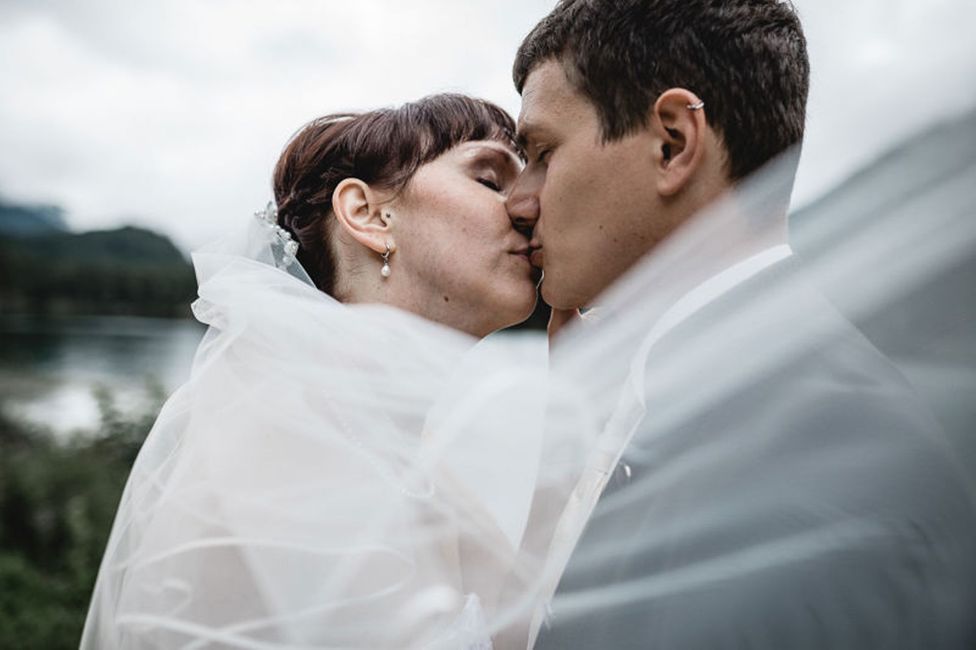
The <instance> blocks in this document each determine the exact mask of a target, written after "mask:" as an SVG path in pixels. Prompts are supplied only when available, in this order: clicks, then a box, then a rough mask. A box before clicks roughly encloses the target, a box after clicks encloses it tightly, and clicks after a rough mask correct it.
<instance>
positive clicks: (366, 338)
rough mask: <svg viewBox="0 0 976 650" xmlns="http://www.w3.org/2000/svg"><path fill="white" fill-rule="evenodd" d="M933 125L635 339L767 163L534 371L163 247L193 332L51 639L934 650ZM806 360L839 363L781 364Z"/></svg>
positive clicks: (953, 627)
mask: <svg viewBox="0 0 976 650" xmlns="http://www.w3.org/2000/svg"><path fill="white" fill-rule="evenodd" d="M962 125H963V126H962V127H960V128H958V129H954V130H950V131H948V132H946V133H943V134H942V135H941V136H939V134H936V135H935V136H932V137H929V138H925V139H920V140H918V141H916V144H915V145H914V146H912V147H910V148H908V149H905V150H903V151H900V152H898V153H897V155H895V156H893V157H892V158H891V159H890V160H889V161H888V162H886V163H884V164H878V165H876V166H875V167H874V168H873V172H872V173H870V174H865V175H862V176H860V177H857V178H855V179H854V180H853V181H851V183H850V184H849V185H848V186H847V187H846V188H844V189H843V191H841V192H838V193H837V194H835V197H839V198H836V199H835V200H833V201H831V202H828V203H825V204H821V205H815V206H812V207H810V208H808V209H807V210H806V211H805V212H804V213H803V214H802V215H798V219H799V220H798V221H796V222H795V223H794V224H793V227H792V229H793V235H794V238H793V239H794V241H793V247H794V249H795V252H796V255H795V258H796V259H795V260H792V261H789V262H788V263H782V264H777V265H776V266H775V272H771V273H766V272H764V273H761V274H759V275H757V276H756V277H755V278H753V279H751V280H749V282H748V283H744V284H743V285H742V289H741V291H740V290H736V293H735V295H734V296H732V297H733V298H734V300H733V299H726V298H724V297H722V298H719V299H718V300H716V301H714V302H713V303H712V304H710V305H708V306H707V307H703V308H701V309H698V310H691V312H690V313H686V314H685V316H684V317H683V318H682V319H681V320H680V321H679V322H676V323H672V324H671V325H670V326H669V327H667V328H661V327H656V326H657V325H660V323H661V322H662V321H665V322H667V321H668V320H669V318H670V317H669V313H670V314H673V313H674V312H673V308H674V307H675V305H676V304H678V303H680V302H681V300H682V297H683V296H685V295H687V294H688V293H689V292H690V291H692V290H694V288H695V287H697V286H699V285H700V284H701V283H703V282H705V281H707V280H708V279H709V278H710V277H711V276H713V275H714V274H715V273H716V271H718V270H720V269H721V268H722V267H723V265H726V264H727V263H731V262H732V261H734V259H735V255H734V252H735V250H736V247H737V245H738V244H739V243H741V242H743V241H747V240H748V239H749V238H750V237H751V236H752V235H753V234H754V233H755V232H757V231H761V230H762V229H763V228H764V227H765V226H766V225H768V223H767V220H768V219H771V218H773V215H775V214H776V213H777V211H778V210H780V209H782V207H783V205H782V200H783V196H785V195H786V196H788V194H789V185H790V183H791V182H792V173H793V167H792V163H791V161H790V160H789V157H787V158H786V159H785V162H780V163H778V164H773V165H771V166H770V167H769V168H768V169H766V170H765V172H764V173H763V174H760V175H758V176H757V177H756V178H753V179H751V180H750V181H748V182H747V183H744V184H742V185H741V186H740V187H738V188H737V190H736V191H735V192H734V193H732V194H731V195H730V196H729V197H727V198H726V199H725V200H723V201H720V202H719V203H718V204H716V205H714V206H712V207H711V208H709V209H708V210H707V211H706V212H705V213H703V214H702V215H700V216H699V217H698V218H696V219H695V220H693V221H692V222H691V223H690V224H689V225H688V226H686V227H685V228H683V229H682V230H681V231H679V232H678V233H676V234H675V235H674V236H673V237H671V238H670V239H669V240H668V241H667V242H666V243H665V244H664V245H662V246H660V247H658V248H657V249H655V251H654V252H653V254H651V255H650V256H648V257H647V258H646V259H645V260H642V261H641V263H639V264H638V266H637V267H636V268H635V269H633V271H632V272H631V273H629V274H628V275H627V276H626V277H625V278H623V279H622V280H621V281H620V282H619V283H618V284H617V285H616V286H614V287H612V288H611V290H610V291H608V292H607V293H606V295H604V296H602V297H601V298H600V300H599V301H598V306H597V308H596V309H594V310H593V312H592V313H591V314H590V315H589V316H588V317H586V318H584V320H583V321H582V322H581V323H579V324H578V325H576V326H574V327H572V328H570V329H568V330H567V331H566V332H565V333H564V334H563V335H562V336H561V337H560V339H559V340H558V341H557V344H556V345H555V346H554V347H553V349H552V350H551V351H549V354H550V356H549V358H547V350H546V345H545V342H544V341H543V340H542V339H541V338H540V337H538V336H532V335H529V336H513V335H500V336H494V337H489V339H487V340H486V341H482V342H475V341H474V340H472V339H470V338H468V337H466V336H464V335H461V334H458V333H457V332H454V331H451V330H448V329H446V328H443V327H440V326H437V325H435V324H432V323H429V322H427V321H424V320H423V319H420V318H418V317H415V316H412V315H410V314H405V313H402V312H399V311H397V310H395V309H392V308H389V307H384V306H365V305H358V306H348V305H341V304H339V303H337V302H335V301H334V300H332V299H330V298H329V297H327V296H325V295H323V294H322V293H321V292H318V291H317V290H316V289H315V288H314V287H312V286H311V283H310V282H309V281H308V278H307V276H305V275H304V273H303V272H302V271H301V269H300V267H298V266H297V265H296V264H294V263H293V262H291V261H289V259H288V257H287V256H286V255H284V253H283V251H282V249H281V247H280V244H278V243H276V242H275V241H274V238H273V237H272V236H270V235H269V233H268V232H267V231H266V230H262V227H261V226H260V225H258V224H255V225H253V226H252V227H251V228H250V229H248V230H247V233H246V234H242V235H241V236H240V237H239V238H237V239H232V240H229V241H226V242H224V243H222V244H221V245H219V246H215V247H212V248H210V249H207V250H204V251H201V252H199V253H197V254H196V255H195V256H194V262H195V264H196V266H197V269H198V273H199V275H200V300H199V302H198V303H197V304H196V305H195V310H196V313H197V316H198V318H200V320H202V321H203V322H205V323H207V324H208V325H209V326H210V329H209V331H208V333H207V335H206V337H205V339H204V341H203V343H202V344H201V347H200V351H199V353H198V355H197V358H196V360H195V362H194V366H193V372H192V375H191V378H190V380H189V382H188V383H187V384H186V385H185V386H184V387H182V388H181V389H179V390H178V391H177V392H176V393H175V394H174V395H173V396H172V398H171V399H170V400H169V402H168V403H167V404H166V406H165V407H164V409H163V411H162V413H161V414H160V417H159V420H158V422H157V423H156V426H155V427H154V429H153V431H152V433H151V434H150V436H149V439H148V440H147V442H146V445H145V447H144V448H143V450H142V452H141V453H140V456H139V458H138V460H137V462H136V464H135V466H134V468H133V471H132V476H131V478H130V480H129V483H128V485H127V487H126V491H125V494H124V495H123V498H122V502H121V504H120V507H119V513H118V516H117V519H116V522H115V526H114V529H113V532H112V535H111V538H110V541H109V544H108V548H107V550H106V555H105V559H104V561H103V564H102V567H101V571H100V574H99V578H98V583H97V586H96V589H95V594H94V597H93V602H92V607H91V611H90V614H89V619H88V622H87V625H86V630H85V636H84V638H83V641H82V647H83V648H113V647H127V648H177V647H179V648H203V647H207V648H217V647H235V648H311V647H317V648H414V647H424V648H427V647H431V648H488V647H495V648H506V649H508V648H525V647H527V646H528V645H529V644H531V643H533V642H534V641H536V640H537V639H538V643H539V647H543V648H546V647H558V648H572V647H595V646H594V645H593V643H597V644H598V645H600V646H601V647H617V648H626V647H647V646H648V645H651V646H653V645H654V644H658V645H660V646H661V647H723V646H728V647H741V645H742V644H745V645H748V646H749V647H757V648H777V647H786V646H784V645H783V643H784V640H788V641H791V642H794V644H793V645H790V646H789V647H804V646H803V643H806V644H807V646H809V647H852V648H853V647H867V646H873V647H923V646H925V647H947V648H948V647H966V646H965V644H966V643H968V642H970V641H972V640H973V638H976V633H974V630H973V626H972V623H971V622H970V618H971V616H970V613H971V611H972V606H973V604H974V602H976V595H974V589H976V587H974V585H976V583H974V581H973V580H972V576H974V575H976V564H974V563H976V476H974V463H976V444H974V437H973V435H972V425H973V422H974V421H976V413H974V410H973V400H972V399H971V397H972V394H973V391H974V390H976V370H974V368H976V359H974V356H973V355H974V351H976V341H974V334H976V304H974V302H976V301H974V299H973V298H974V296H973V294H972V287H973V286H976V215H974V206H976V200H974V199H976V196H974V188H976V141H973V138H974V136H976V129H973V128H972V118H969V121H965V122H963V123H962ZM940 137H941V138H942V139H941V140H940V139H939V138H940ZM967 143H968V144H967ZM730 293H731V292H730ZM864 335H866V336H867V339H865V338H864ZM862 339H863V340H862ZM852 340H856V341H855V342H856V345H854V347H850V348H848V347H845V346H848V345H849V344H850V342H851V341H852ZM868 340H869V341H868ZM875 348H877V349H879V350H880V353H878V354H874V353H869V354H866V355H864V354H862V353H863V351H864V350H868V349H871V350H874V349H875ZM848 349H851V350H854V349H857V350H861V351H862V353H858V354H860V355H861V356H857V355H853V356H852V355H849V354H847V352H846V350H848ZM825 350H826V351H828V353H829V354H831V355H833V354H834V351H839V352H837V355H836V356H837V358H838V359H841V360H845V361H844V363H841V364H840V365H839V366H837V367H839V368H842V369H843V373H842V376H837V375H829V374H827V375H816V377H820V378H818V379H816V380H815V381H811V382H807V383H802V382H801V383H796V381H795V379H796V377H798V376H800V375H799V374H798V373H797V372H796V370H797V369H798V368H807V367H808V366H809V364H810V363H816V362H817V360H818V359H819V358H820V356H818V355H820V353H821V351H825ZM881 353H883V355H886V356H887V359H886V358H885V356H882V354H881ZM845 355H846V356H845ZM831 358H834V357H831ZM831 372H834V371H831ZM879 373H880V375H879ZM803 376H807V375H803ZM809 376H811V377H813V376H815V375H809ZM879 376H883V377H884V379H883V380H878V377H879ZM823 377H826V379H823ZM851 386H856V387H857V388H856V390H851V389H850V387H851ZM811 396H814V397H816V399H813V398H812V397H811ZM811 400H813V401H811ZM867 406H870V408H866V407H867ZM868 413H872V414H874V415H871V416H870V418H869V417H868V415H866V414H868ZM878 413H882V414H884V413H888V414H889V415H890V418H889V419H888V420H887V422H888V425H886V426H883V427H881V428H880V429H879V428H878V427H877V426H876V424H877V421H876V420H875V419H873V418H875V416H876V415H877V414H878ZM838 423H842V424H838ZM889 425H890V426H889ZM798 431H800V432H802V435H793V433H794V432H798ZM635 513H637V514H635ZM844 567H846V569H844ZM842 569H844V570H842ZM770 577H777V579H776V580H769V579H768V578H770ZM780 578H781V579H780ZM838 585H839V586H838ZM550 599H551V602H550ZM769 603H776V604H777V607H780V606H781V607H780V608H779V609H775V608H771V611H772V609H775V612H774V613H771V614H769V615H768V616H765V615H764V614H763V611H762V610H763V609H765V608H767V607H769V605H768V604H769ZM635 612H636V614H635ZM650 613H653V615H651V614H650ZM635 620H636V621H641V626H639V627H638V628H634V627H633V624H634V621H635ZM635 630H636V631H635ZM709 635H711V636H709ZM594 639H596V641H593V640H594ZM716 639H718V641H716ZM797 639H801V640H802V642H797V641H796V640H797ZM703 642H704V643H707V645H704V646H703V645H700V644H701V643H703ZM574 643H576V644H577V645H574ZM682 643H684V644H686V645H682ZM695 643H699V645H698V646H695ZM642 644H643V645H642ZM737 644H738V645H737ZM797 644H798V645H797ZM912 644H914V646H913V645H912ZM919 644H922V645H919ZM926 644H927V645H926Z"/></svg>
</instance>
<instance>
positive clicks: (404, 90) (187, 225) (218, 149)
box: [0, 0, 976, 249]
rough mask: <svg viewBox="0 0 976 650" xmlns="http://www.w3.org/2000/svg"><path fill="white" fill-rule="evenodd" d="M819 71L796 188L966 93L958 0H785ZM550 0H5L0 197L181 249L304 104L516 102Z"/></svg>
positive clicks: (860, 158)
mask: <svg viewBox="0 0 976 650" xmlns="http://www.w3.org/2000/svg"><path fill="white" fill-rule="evenodd" d="M795 4H796V5H797V6H798V7H799V11H800V14H801V18H802V20H803V22H804V26H805V29H806V33H807V38H808V40H809V44H810V55H811V63H812V66H813V86H812V94H811V101H810V111H809V120H808V129H807V139H806V144H805V148H804V157H803V161H802V164H801V169H800V175H799V178H798V184H797V189H796V193H795V195H794V203H795V204H802V203H805V202H807V201H809V200H811V199H812V198H814V197H816V195H817V194H818V193H821V192H823V191H824V190H825V189H827V188H829V187H830V186H832V185H834V184H836V183H837V182H839V181H840V180H841V179H842V178H843V177H844V176H845V175H846V174H848V173H850V172H851V171H853V170H854V169H856V168H857V167H859V166H860V165H862V164H864V163H866V162H868V161H869V160H870V159H872V158H873V157H875V156H877V155H878V154H879V153H881V152H882V151H883V150H884V149H885V148H886V147H888V146H890V145H891V144H892V143H894V142H896V141H897V140H899V139H901V138H903V137H905V136H907V135H909V134H911V133H912V132H914V131H916V130H918V129H921V128H924V127H925V126H926V125H928V124H930V123H932V122H933V121H936V120H938V119H942V118H944V117H946V116H949V115H951V114H953V113H957V112H961V111H963V110H965V109H967V108H969V107H971V106H973V105H976V83H974V81H973V80H976V39H974V38H973V36H972V29H973V25H974V24H976V3H974V2H972V0H798V1H797V2H796V3H795ZM552 5H553V0H471V1H463V2H462V1H459V0H366V1H362V0H357V1H356V2H349V1H347V0H277V1H274V2H272V1H271V0H265V1H264V2H259V1H248V0H167V1H166V2H148V1H145V0H143V1H138V0H128V1H126V0H85V2H77V1H76V0H21V1H18V0H13V1H12V0H0V82H2V91H0V92H2V99H0V197H5V198H7V199H10V200H16V201H25V202H42V203H55V204H59V205H61V206H63V207H64V208H65V210H66V214H67V217H68V221H69V224H70V225H71V226H72V227H74V228H76V229H92V228H102V227H112V226H116V225H119V224H122V223H134V224H139V225H144V226H148V227H151V228H154V229H156V230H159V231H162V232H164V233H166V234H168V235H170V236H172V237H173V238H174V239H175V240H176V242H177V243H178V244H179V245H180V246H181V247H182V248H184V249H190V248H192V247H195V246H197V245H200V244H201V243H204V242H206V241H208V240H210V239H212V238H214V237H216V236H218V235H219V234H220V233H221V232H222V231H223V230H225V229H227V228H230V227H233V225H234V224H235V223H236V222H239V221H240V220H241V219H242V218H246V217H248V216H249V215H250V213H251V212H252V211H253V210H255V209H257V208H258V207H260V206H261V205H263V204H264V203H265V202H266V201H267V200H268V199H269V198H270V197H271V190H270V175H271V169H272V167H273V166H274V163H275V161H276V159H277V156H278V153H279V151H280V150H281V147H282V146H283V145H284V143H285V141H286V140H287V139H288V137H289V136H290V135H291V134H292V133H293V132H294V131H295V130H296V129H297V128H298V127H299V126H301V125H302V124H303V123H304V122H306V121H307V120H309V119H311V118H313V117H316V116H318V115H321V114H324V113H328V112H333V111H336V110H346V109H364V108H372V107H376V106H383V105H390V104H396V103H400V102H403V101H408V100H411V99H415V98H417V97H420V96H423V95H425V94H429V93H432V92H437V91H445V90H450V91H460V92H466V93H470V94H473V95H478V96H482V97H486V98H488V99H491V100H494V101H496V102H498V103H500V104H501V105H502V106H504V107H505V108H507V109H508V110H510V111H511V112H512V113H513V114H516V113H517V112H518V106H519V98H518V95H517V94H516V93H515V91H514V89H513V88H512V83H511V76H510V69H511V62H512V57H513V56H514V53H515V50H516V48H517V47H518V44H519V42H520V41H521V39H522V37H523V36H524V35H525V34H526V33H527V32H528V31H529V29H531V27H532V26H533V25H534V24H535V22H536V21H537V20H538V19H539V18H541V17H542V16H544V15H545V14H546V13H547V12H548V11H549V9H550V8H551V7H552Z"/></svg>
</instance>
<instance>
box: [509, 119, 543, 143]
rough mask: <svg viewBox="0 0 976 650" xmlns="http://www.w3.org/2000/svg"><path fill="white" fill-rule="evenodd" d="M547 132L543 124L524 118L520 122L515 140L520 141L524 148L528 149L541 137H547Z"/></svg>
mask: <svg viewBox="0 0 976 650" xmlns="http://www.w3.org/2000/svg"><path fill="white" fill-rule="evenodd" d="M545 133H546V129H545V127H544V126H543V125H541V124H539V123H538V122H533V121H530V120H527V119H525V118H522V119H520V120H519V123H518V132H517V133H516V136H515V141H516V142H518V145H519V146H520V147H522V149H524V150H526V151H528V149H529V148H530V147H532V146H533V145H535V144H536V143H537V142H538V141H539V139H540V138H544V137H545Z"/></svg>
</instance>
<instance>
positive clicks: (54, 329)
mask: <svg viewBox="0 0 976 650" xmlns="http://www.w3.org/2000/svg"><path fill="white" fill-rule="evenodd" d="M204 331H205V330H204V327H203V326H202V325H200V324H199V323H197V322H196V321H192V320H167V319H154V318H131V317H76V318H64V319H43V320H39V319H11V318H2V319H0V399H2V403H0V406H2V407H3V408H4V409H5V410H6V411H7V412H8V413H10V414H11V415H13V416H15V417H17V418H20V419H24V420H28V421H32V422H35V423H38V424H41V425H44V426H47V427H49V428H51V429H52V430H54V431H55V432H56V433H59V434H67V433H70V432H72V431H75V430H78V429H92V428H93V427H95V426H96V425H97V424H98V421H99V410H98V402H97V400H96V397H95V394H96V390H97V389H99V388H100V387H102V388H105V389H107V390H109V391H110V392H111V394H112V395H113V397H114V399H115V401H116V405H117V406H118V407H119V408H120V409H122V410H127V409H136V408H139V407H140V406H141V405H142V404H143V403H144V402H145V401H146V400H147V399H149V396H150V395H151V394H152V390H151V389H150V386H152V385H153V384H156V385H158V386H161V387H162V389H163V390H165V391H166V393H167V394H168V393H170V392H172V391H173V390H174V389H175V388H176V387H177V386H179V385H180V384H181V383H183V382H184V381H185V380H186V379H187V377H188V376H189V372H190V365H191V363H192V361H193V354H194V352H195V351H196V347H197V344H198V343H199V342H200V338H201V337H202V336H203V333H204Z"/></svg>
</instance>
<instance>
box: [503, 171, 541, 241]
mask: <svg viewBox="0 0 976 650" xmlns="http://www.w3.org/2000/svg"><path fill="white" fill-rule="evenodd" d="M532 186H533V183H532V179H531V178H530V177H529V176H528V175H527V174H525V173H523V174H522V175H521V176H519V177H518V179H516V181H515V185H514V186H513V187H512V190H511V192H509V194H508V199H507V200H506V201H505V209H506V210H507V211H508V218H509V219H511V220H512V226H513V227H514V228H515V229H516V230H518V231H519V232H521V233H524V234H525V235H526V236H527V237H531V236H532V229H533V228H535V224H536V222H537V221H538V220H539V193H538V192H537V191H535V190H534V189H533V187H532Z"/></svg>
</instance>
